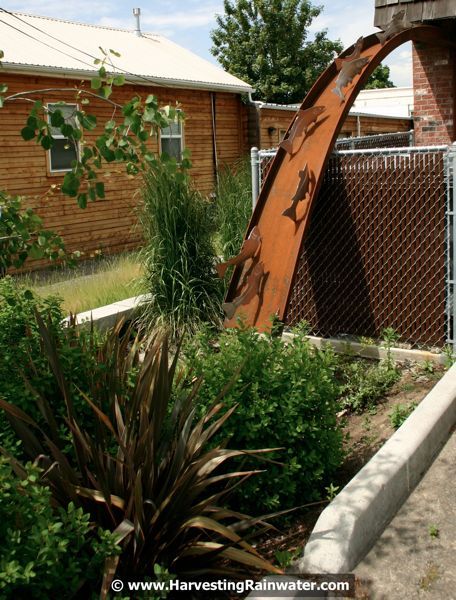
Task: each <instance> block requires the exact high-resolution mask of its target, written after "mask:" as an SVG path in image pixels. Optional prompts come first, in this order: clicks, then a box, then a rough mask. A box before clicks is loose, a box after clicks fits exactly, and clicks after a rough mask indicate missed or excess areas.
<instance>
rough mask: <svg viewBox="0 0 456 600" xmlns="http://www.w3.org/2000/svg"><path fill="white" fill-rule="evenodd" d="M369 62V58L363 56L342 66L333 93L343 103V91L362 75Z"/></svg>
mask: <svg viewBox="0 0 456 600" xmlns="http://www.w3.org/2000/svg"><path fill="white" fill-rule="evenodd" d="M369 60H370V58H369V57H368V56H363V57H362V58H355V59H354V60H350V61H347V62H344V64H343V65H342V69H341V70H340V73H339V75H338V77H337V79H336V87H335V88H334V89H333V92H334V93H335V94H337V95H338V96H339V98H340V99H341V100H342V102H345V94H344V92H343V89H344V88H346V87H347V85H349V84H350V83H351V82H352V81H353V79H354V78H355V76H356V75H359V74H360V73H361V71H362V70H363V69H364V67H365V66H366V65H367V63H368V62H369Z"/></svg>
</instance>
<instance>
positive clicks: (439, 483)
mask: <svg viewBox="0 0 456 600" xmlns="http://www.w3.org/2000/svg"><path fill="white" fill-rule="evenodd" d="M354 571H355V574H356V576H357V578H358V579H360V580H361V582H360V586H359V588H360V589H359V593H358V594H357V598H359V599H363V600H364V599H365V600H409V599H410V600H413V599H415V598H416V599H421V598H426V599H428V600H456V433H455V432H453V434H452V436H451V437H450V439H449V440H448V442H447V443H446V445H445V446H444V447H443V449H442V451H441V452H440V454H439V455H438V457H437V458H436V459H435V461H434V462H433V464H432V465H431V467H430V469H429V471H428V472H427V473H426V475H425V476H424V477H423V479H422V481H421V482H420V483H419V484H418V486H417V487H416V489H415V490H414V491H413V492H412V494H411V495H410V497H409V498H408V500H407V501H406V502H405V504H404V505H403V506H402V508H401V509H400V510H399V512H398V513H397V515H396V516H395V517H394V519H393V520H392V521H391V523H390V524H389V525H388V527H387V528H386V529H385V531H384V532H383V534H382V536H381V537H380V538H379V539H378V541H377V543H376V544H375V546H374V547H373V548H372V550H371V551H370V552H369V554H368V555H367V556H366V557H365V558H364V560H363V561H362V562H361V563H360V564H359V565H358V566H357V567H356V568H355V569H354Z"/></svg>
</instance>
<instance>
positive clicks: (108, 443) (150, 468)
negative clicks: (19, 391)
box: [0, 316, 277, 577]
mask: <svg viewBox="0 0 456 600" xmlns="http://www.w3.org/2000/svg"><path fill="white" fill-rule="evenodd" d="M37 320H38V325H39V329H40V333H41V336H42V338H43V348H44V351H45V353H46V357H47V360H48V361H49V364H50V367H51V370H52V373H53V376H54V378H55V381H56V385H57V387H58V389H59V392H60V398H61V405H62V406H64V408H65V413H66V418H65V421H66V422H67V423H68V426H69V431H68V432H66V431H64V432H63V434H62V428H61V426H60V425H61V421H62V419H61V418H60V417H59V415H58V413H56V412H55V410H53V409H52V407H51V406H50V405H49V403H48V402H47V400H46V398H45V397H44V396H43V397H40V406H41V408H42V413H43V420H44V421H45V422H44V424H43V425H42V426H41V427H38V425H37V423H36V422H35V421H34V420H33V419H31V418H30V416H29V415H27V414H26V413H25V412H24V411H22V410H20V409H18V408H17V406H14V405H12V404H11V403H8V402H5V401H3V400H1V399H0V407H1V408H2V409H3V410H4V411H5V412H6V413H7V414H8V418H9V419H10V420H11V422H12V425H13V427H14V429H15V431H16V432H17V435H18V436H19V437H20V439H21V441H22V443H23V448H24V452H25V453H26V455H27V456H28V458H29V459H31V460H33V461H36V462H37V463H38V465H39V466H40V467H42V468H43V469H44V471H45V475H44V480H45V482H46V484H47V485H49V488H50V490H51V492H52V495H53V500H54V502H55V503H56V504H57V505H59V506H61V507H62V508H63V507H65V506H67V505H68V503H69V502H73V503H74V504H75V506H78V507H81V508H83V510H84V511H86V512H88V513H89V514H90V515H91V519H92V520H93V521H94V522H96V523H97V525H98V526H100V527H102V528H109V529H110V530H112V531H113V532H114V533H118V534H119V536H121V539H120V542H121V545H122V554H121V556H120V557H119V559H118V560H119V561H120V563H119V570H120V571H121V572H123V573H128V574H130V575H131V574H135V575H142V576H153V566H154V565H161V566H162V567H164V568H167V569H169V570H170V572H172V573H179V574H184V575H185V574H186V575H193V576H194V575H199V576H203V575H204V574H207V573H208V572H211V573H220V572H225V573H227V572H229V571H230V569H231V571H230V572H232V573H236V572H243V571H244V572H245V570H246V569H247V568H249V567H254V568H260V569H266V570H272V571H275V572H277V569H275V568H274V567H273V566H272V565H270V564H269V563H267V562H266V561H264V560H262V559H261V557H260V556H259V555H258V553H257V551H256V550H255V549H254V548H253V547H252V546H251V545H250V544H248V543H247V542H246V541H244V540H243V537H242V535H243V533H242V532H243V531H244V530H245V529H247V528H248V529H250V528H251V526H252V524H253V523H252V521H251V520H250V518H249V517H247V516H246V515H243V514H239V513H235V512H232V511H230V510H227V509H226V508H225V507H224V502H225V498H226V497H227V496H228V494H229V493H230V491H231V488H232V487H235V486H236V482H238V483H239V480H240V481H241V482H242V481H243V480H244V479H245V478H248V477H249V476H250V475H253V474H254V473H253V472H252V471H245V470H244V471H240V470H239V469H237V470H236V472H231V471H228V472H227V471H226V470H225V471H223V467H224V466H225V465H226V464H227V462H231V460H232V459H233V458H235V457H239V456H253V455H256V454H258V453H259V454H262V453H265V452H267V450H264V449H260V450H257V449H256V450H249V451H244V450H243V449H241V450H232V449H227V448H226V444H225V443H224V442H220V443H215V444H214V443H212V438H213V437H214V436H215V435H216V434H217V433H218V432H219V431H221V430H223V429H224V428H225V427H226V423H227V422H228V421H229V418H230V416H231V413H232V412H233V410H234V407H232V408H231V409H229V410H228V411H227V412H226V413H225V414H223V415H222V414H221V413H222V410H223V405H222V404H221V403H220V400H219V399H216V397H214V398H213V401H212V402H211V403H210V406H208V408H207V410H206V411H204V414H203V415H202V416H201V417H199V418H198V417H197V416H196V406H195V397H196V396H197V393H198V389H199V386H200V382H199V381H196V382H194V384H192V385H191V386H190V388H189V387H188V386H187V385H186V382H185V380H184V379H183V377H177V376H176V378H175V371H176V365H177V355H176V356H175V357H174V359H172V360H171V358H170V357H169V354H168V344H167V341H166V339H163V340H162V339H159V338H154V339H152V340H149V341H147V340H141V341H142V344H141V343H140V338H136V340H134V341H131V340H130V335H125V336H123V337H122V338H120V336H119V333H120V330H121V324H119V326H118V327H117V328H115V329H114V330H112V331H111V332H109V334H108V335H107V337H106V340H105V342H104V344H103V346H101V347H100V348H98V349H97V358H98V360H99V361H100V362H101V363H103V364H107V362H108V357H109V360H110V364H109V368H107V369H106V370H105V376H104V378H103V379H101V380H93V381H92V382H90V386H89V390H88V392H87V394H86V395H84V397H85V399H86V402H87V406H88V407H89V409H90V416H89V417H87V416H85V415H82V413H81V412H80V411H79V410H77V405H76V402H75V400H78V399H79V392H78V390H77V388H76V387H75V386H72V385H70V384H69V381H68V379H67V375H66V374H65V372H64V369H63V367H62V355H61V353H60V349H59V347H58V342H57V340H56V338H55V335H54V333H53V332H52V330H51V329H49V328H48V327H46V325H45V324H44V322H43V321H42V320H41V319H40V317H39V316H37ZM141 348H143V349H144V357H143V360H140V350H141ZM214 400H215V401H214ZM224 438H225V435H222V439H224ZM69 444H70V445H71V446H70V447H68V445H69ZM14 464H15V468H16V469H17V470H18V471H19V472H21V473H23V472H24V467H22V466H21V463H20V462H19V461H14ZM264 525H265V524H264V523H262V526H264ZM226 561H229V565H227V563H226ZM233 564H237V567H233V566H232V565H233ZM230 565H231V566H230ZM116 566H117V561H115V562H113V563H112V564H111V565H110V569H109V573H110V575H111V577H112V576H113V575H114V572H115V570H116Z"/></svg>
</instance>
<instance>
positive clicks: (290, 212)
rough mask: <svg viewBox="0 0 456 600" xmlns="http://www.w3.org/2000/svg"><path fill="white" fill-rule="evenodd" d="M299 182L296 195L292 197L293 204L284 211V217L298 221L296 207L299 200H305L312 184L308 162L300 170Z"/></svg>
mask: <svg viewBox="0 0 456 600" xmlns="http://www.w3.org/2000/svg"><path fill="white" fill-rule="evenodd" d="M299 180H300V181H299V183H298V187H297V188H296V192H295V195H294V196H293V198H292V199H291V206H290V207H289V208H287V209H286V210H284V211H283V213H282V215H283V216H284V217H289V218H290V219H291V220H292V221H295V222H296V207H297V205H298V202H301V200H304V199H305V197H306V195H307V194H308V192H309V184H310V173H309V167H308V166H307V163H306V164H305V165H304V168H303V169H302V170H301V171H299Z"/></svg>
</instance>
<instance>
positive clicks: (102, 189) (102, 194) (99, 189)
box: [95, 181, 105, 198]
mask: <svg viewBox="0 0 456 600" xmlns="http://www.w3.org/2000/svg"><path fill="white" fill-rule="evenodd" d="M95 189H96V192H97V196H98V197H99V198H104V197H105V186H104V183H103V182H102V181H97V183H96V184H95Z"/></svg>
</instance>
